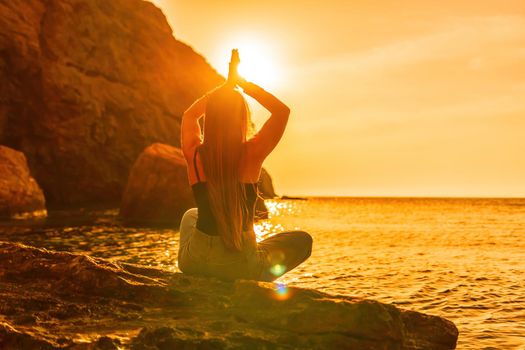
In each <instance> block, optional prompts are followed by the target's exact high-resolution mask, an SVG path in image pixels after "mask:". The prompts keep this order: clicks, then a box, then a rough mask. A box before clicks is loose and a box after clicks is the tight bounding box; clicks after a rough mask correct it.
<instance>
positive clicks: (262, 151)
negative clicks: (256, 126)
mask: <svg viewBox="0 0 525 350" xmlns="http://www.w3.org/2000/svg"><path fill="white" fill-rule="evenodd" d="M238 84H239V85H240V86H241V87H242V88H243V90H244V92H245V93H246V94H248V95H249V96H251V97H253V98H254V99H255V100H256V101H257V102H259V103H260V104H261V105H262V106H263V107H264V108H266V109H267V110H268V111H269V112H270V113H271V116H270V118H269V119H268V120H267V121H266V122H265V123H264V125H263V126H262V128H261V129H260V130H259V132H258V133H257V134H256V135H255V136H254V137H253V138H251V139H250V140H249V141H248V143H249V144H250V146H251V149H252V152H253V153H252V155H253V156H254V157H256V158H258V159H259V160H260V161H261V162H262V161H263V160H264V159H265V158H266V157H267V156H268V155H269V154H270V153H271V152H272V151H273V149H274V148H275V146H277V144H278V143H279V141H280V140H281V137H282V136H283V133H284V130H285V129H286V124H287V123H288V117H289V115H290V108H288V106H286V105H285V104H284V103H283V102H281V101H280V100H279V99H278V98H277V97H275V96H274V95H272V94H271V93H269V92H267V91H266V90H264V89H263V88H261V87H259V86H257V85H256V84H253V83H250V82H247V81H245V80H243V79H239V80H238Z"/></svg>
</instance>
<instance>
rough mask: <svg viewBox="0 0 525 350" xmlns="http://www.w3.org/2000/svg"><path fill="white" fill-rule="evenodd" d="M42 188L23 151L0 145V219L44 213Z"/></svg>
mask: <svg viewBox="0 0 525 350" xmlns="http://www.w3.org/2000/svg"><path fill="white" fill-rule="evenodd" d="M46 213H47V212H46V203H45V199H44V194H43V193H42V190H41V189H40V187H39V186H38V184H37V183H36V181H35V179H34V178H33V177H32V176H31V174H30V172H29V168H28V167H27V161H26V157H25V156H24V154H23V153H21V152H18V151H15V150H13V149H10V148H8V147H4V146H0V219H1V218H13V217H15V218H23V217H34V216H45V215H46Z"/></svg>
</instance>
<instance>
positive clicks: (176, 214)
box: [120, 143, 195, 225]
mask: <svg viewBox="0 0 525 350" xmlns="http://www.w3.org/2000/svg"><path fill="white" fill-rule="evenodd" d="M192 207H195V201H194V199H193V194H192V191H191V187H190V185H189V184H188V175H187V168H186V161H185V160H184V155H183V154H182V151H181V150H180V149H178V148H176V147H172V146H169V145H164V144H161V143H155V144H153V145H151V146H149V147H148V148H146V149H145V150H144V152H142V153H141V154H140V156H139V157H138V159H137V161H136V162H135V164H134V165H133V168H131V172H130V175H129V179H128V183H127V185H126V189H125V190H124V195H123V197H122V204H121V206H120V216H121V217H122V218H123V219H124V220H125V221H126V222H128V223H136V224H148V225H152V224H153V225H178V224H179V223H180V220H181V218H182V215H183V214H184V212H185V211H186V210H188V209H189V208H192Z"/></svg>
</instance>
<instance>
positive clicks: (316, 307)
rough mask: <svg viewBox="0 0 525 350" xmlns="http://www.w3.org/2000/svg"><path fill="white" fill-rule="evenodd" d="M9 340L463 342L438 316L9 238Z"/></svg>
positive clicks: (1, 266)
mask: <svg viewBox="0 0 525 350" xmlns="http://www.w3.org/2000/svg"><path fill="white" fill-rule="evenodd" d="M0 297H1V298H2V303H0V315H1V318H2V323H1V324H0V347H2V348H21V347H22V346H25V347H26V348H41V349H57V348H59V349H60V348H68V349H69V348H72V349H93V348H95V349H116V347H117V346H122V347H126V348H128V347H131V348H132V349H172V348H173V349H174V348H184V349H246V348H249V349H290V348H301V349H368V350H374V349H382V350H385V349H392V350H393V349H396V350H399V349H414V350H415V349H427V350H432V349H436V350H444V349H454V348H455V344H456V341H457V337H458V331H457V329H456V327H455V326H454V324H452V323H451V322H449V321H447V320H445V319H442V318H440V317H436V316H428V315H424V314H421V313H418V312H413V311H406V310H402V309H398V308H396V307H395V306H393V305H387V304H381V303H378V302H374V301H371V300H361V299H355V298H351V297H344V296H334V295H328V294H324V293H322V292H319V291H314V290H307V289H299V288H293V287H286V286H282V285H278V284H273V283H264V282H254V281H245V280H237V281H235V282H223V281H220V280H216V279H208V278H200V277H192V276H187V275H183V274H181V273H173V272H168V271H164V270H158V269H153V268H147V267H141V266H137V265H130V264H120V265H119V264H114V263H111V262H109V261H107V260H103V259H97V258H92V257H89V256H86V255H80V254H72V253H66V252H53V251H48V250H45V249H37V248H32V247H28V246H24V245H20V244H15V243H7V242H0Z"/></svg>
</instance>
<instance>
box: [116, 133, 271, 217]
mask: <svg viewBox="0 0 525 350" xmlns="http://www.w3.org/2000/svg"><path fill="white" fill-rule="evenodd" d="M262 173H264V174H266V176H267V177H268V178H269V175H268V173H267V172H266V170H264V169H263V171H262ZM262 173H261V174H262ZM270 181H271V180H270ZM259 182H260V181H259ZM264 198H266V197H264V196H262V197H259V198H257V203H256V208H255V214H256V217H257V218H258V219H266V218H268V208H267V207H266V205H265V204H264V200H263V199H264ZM195 206H196V204H195V200H194V198H193V193H192V191H191V187H190V185H189V183H188V174H187V167H186V161H185V160H184V155H183V154H182V151H181V150H180V149H179V148H176V147H173V146H170V145H165V144H161V143H155V144H153V145H151V146H149V147H147V148H146V149H145V150H144V151H143V152H142V153H141V154H140V156H139V157H138V159H137V161H136V162H135V164H134V165H133V167H132V168H131V172H130V174H129V179H128V183H127V185H126V188H125V190H124V194H123V196H122V203H121V206H120V217H121V218H122V219H123V220H124V221H125V222H126V223H128V224H138V225H149V226H151V225H153V226H156V225H167V226H174V225H175V226H177V225H179V223H180V220H181V218H182V215H183V214H184V212H185V211H186V210H188V209H189V208H193V207H195Z"/></svg>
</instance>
